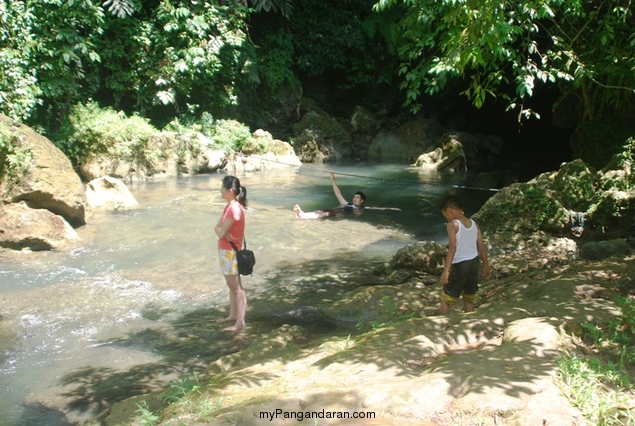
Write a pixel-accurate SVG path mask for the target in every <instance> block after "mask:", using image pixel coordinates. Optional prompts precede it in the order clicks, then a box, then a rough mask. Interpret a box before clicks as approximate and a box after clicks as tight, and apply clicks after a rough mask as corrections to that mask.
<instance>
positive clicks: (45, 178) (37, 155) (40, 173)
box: [0, 115, 86, 227]
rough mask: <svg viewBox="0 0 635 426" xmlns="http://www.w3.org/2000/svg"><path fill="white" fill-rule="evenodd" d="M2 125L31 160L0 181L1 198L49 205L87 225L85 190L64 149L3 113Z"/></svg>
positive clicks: (70, 219) (70, 220) (71, 220)
mask: <svg viewBox="0 0 635 426" xmlns="http://www.w3.org/2000/svg"><path fill="white" fill-rule="evenodd" d="M0 127H3V128H4V129H5V131H7V132H10V133H11V134H13V135H15V136H16V137H17V138H16V139H17V143H18V144H20V146H21V147H23V148H24V149H27V150H29V151H30V152H31V162H30V164H29V165H28V167H27V169H26V171H25V172H24V174H23V175H21V176H8V175H7V176H4V177H1V178H0V179H2V181H1V182H0V199H1V201H2V202H4V203H6V204H9V203H17V202H20V201H24V202H25V203H26V204H27V205H28V206H29V207H31V208H34V209H46V210H48V211H50V212H52V213H54V214H57V215H60V216H62V217H63V218H64V219H65V220H66V221H67V222H68V223H70V224H71V225H73V226H75V227H77V226H81V225H84V224H85V223H86V220H85V205H86V193H85V192H84V186H83V185H82V182H81V180H80V178H79V176H78V175H77V173H75V171H74V170H73V167H72V165H71V162H70V161H69V160H68V158H67V157H66V156H65V155H64V153H63V152H62V151H61V150H60V149H58V148H57V147H56V146H55V145H53V144H52V143H51V142H50V141H49V140H48V139H47V138H45V137H44V136H42V135H40V134H38V133H36V132H35V131H33V130H32V129H31V128H29V127H27V126H24V125H22V124H20V123H18V122H16V121H13V120H11V119H10V118H8V117H5V116H3V115H0Z"/></svg>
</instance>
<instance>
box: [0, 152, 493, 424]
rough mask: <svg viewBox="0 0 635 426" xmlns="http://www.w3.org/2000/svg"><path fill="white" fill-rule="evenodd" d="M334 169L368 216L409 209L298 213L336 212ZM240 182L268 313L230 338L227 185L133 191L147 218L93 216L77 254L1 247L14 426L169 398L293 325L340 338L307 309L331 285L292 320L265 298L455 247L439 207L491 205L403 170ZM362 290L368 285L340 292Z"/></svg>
mask: <svg viewBox="0 0 635 426" xmlns="http://www.w3.org/2000/svg"><path fill="white" fill-rule="evenodd" d="M327 170H333V171H335V172H336V173H338V175H337V182H338V184H339V186H340V188H341V189H342V193H343V194H344V197H345V198H347V199H349V200H350V198H351V197H352V194H353V193H354V192H355V191H357V190H360V189H361V190H363V191H364V192H365V193H366V196H367V202H366V205H367V206H375V207H396V208H399V209H401V210H400V211H394V210H370V211H366V212H365V213H364V214H363V215H361V216H360V217H355V218H352V217H345V218H342V219H322V220H296V219H294V215H293V212H292V208H293V206H294V205H295V204H299V205H300V206H301V207H302V208H303V209H304V210H305V211H311V210H315V209H319V208H332V207H336V205H337V201H336V199H335V197H334V196H333V192H332V189H331V185H330V180H329V176H328V173H327ZM239 177H240V179H241V182H242V184H243V185H244V186H245V187H246V188H247V190H248V201H249V207H250V208H249V210H248V212H247V216H246V220H247V229H246V239H247V244H248V247H249V248H250V249H253V250H254V251H255V252H256V257H257V264H256V268H255V272H254V275H253V276H249V277H244V278H243V285H244V286H245V288H246V290H247V295H248V300H252V301H257V303H254V304H252V306H254V305H258V306H259V307H260V308H259V310H258V312H260V314H258V315H256V314H251V315H250V309H249V307H248V311H247V325H248V328H247V330H246V331H244V332H243V333H238V334H230V333H223V332H222V331H220V329H221V327H220V326H219V325H217V324H216V323H215V322H214V320H215V319H217V318H220V317H221V316H223V315H225V314H226V310H227V305H228V295H227V289H226V286H225V283H224V279H223V277H222V275H221V273H220V270H219V267H218V261H217V252H216V237H215V235H214V233H213V226H214V224H215V223H216V221H217V220H218V218H219V217H220V213H221V210H222V208H223V206H224V201H223V200H222V198H221V197H220V193H219V188H220V182H221V179H222V175H218V174H214V175H204V176H196V177H190V178H167V179H163V180H156V181H151V182H147V183H144V184H134V185H131V186H130V189H131V191H132V193H133V195H134V196H135V197H136V199H137V200H138V201H139V208H137V209H134V210H129V211H120V212H115V213H96V214H93V215H92V216H91V217H90V218H89V219H88V225H86V226H84V227H82V228H80V229H78V230H77V231H78V234H79V235H80V237H81V238H82V242H81V244H80V246H79V247H77V248H75V249H74V250H72V251H70V252H42V253H15V252H10V251H0V392H1V393H2V398H0V423H1V424H3V425H7V426H16V425H28V426H38V425H47V426H50V425H68V424H75V423H85V422H87V421H89V420H91V419H95V418H98V417H99V416H100V415H101V414H102V413H104V412H106V411H107V410H108V408H109V406H110V405H111V404H112V403H113V402H115V401H118V400H122V399H125V398H127V397H130V396H134V395H139V394H143V393H146V392H148V391H152V390H161V389H164V387H165V384H166V383H167V382H169V381H171V380H179V378H181V377H182V376H183V375H184V374H188V373H191V372H196V371H201V370H203V369H204V368H205V366H206V365H207V364H209V363H210V362H211V361H213V360H215V359H217V358H218V357H219V356H222V355H224V354H228V353H232V352H235V351H238V350H240V349H241V348H244V347H245V346H246V345H247V344H248V342H249V340H250V339H252V338H254V337H255V336H258V335H260V334H262V333H266V332H268V331H270V330H272V329H273V328H276V327H278V326H280V325H281V324H282V323H289V322H293V321H294V318H295V321H296V322H297V323H298V324H300V325H303V326H305V327H308V328H309V329H313V331H314V332H315V333H323V332H336V330H335V329H334V328H335V326H334V325H333V324H329V323H328V322H321V320H320V319H319V318H312V317H311V316H310V315H305V314H302V313H301V311H305V312H306V311H307V310H310V306H311V302H312V301H311V297H313V296H312V294H314V293H315V297H319V291H320V288H319V285H317V284H316V286H315V292H314V293H313V292H312V291H311V289H310V288H309V291H304V292H303V298H305V300H302V301H301V306H300V309H298V304H297V303H296V305H295V308H294V309H293V310H285V308H284V306H283V305H278V304H277V302H273V301H272V302H271V303H270V306H268V307H267V309H263V306H264V305H267V291H268V290H272V289H274V288H281V287H287V288H292V287H293V285H294V283H297V282H300V281H302V280H304V281H302V282H306V278H307V277H312V276H318V275H320V274H326V273H329V274H336V275H337V274H338V273H343V271H347V270H349V271H350V270H351V269H356V270H357V271H358V272H359V270H367V271H369V275H370V270H371V268H372V266H373V265H375V264H380V263H382V262H386V261H388V260H389V259H390V258H391V257H392V256H393V255H394V254H395V253H396V252H397V250H399V249H400V248H401V247H403V246H405V245H407V244H409V243H411V242H414V241H422V240H436V241H439V242H441V243H444V242H445V241H446V237H445V226H444V225H445V223H444V219H443V216H442V215H441V214H440V212H439V211H438V207H437V206H438V204H439V201H440V200H441V198H442V197H443V196H444V195H446V194H447V193H449V192H452V193H454V194H456V195H458V196H459V197H460V198H462V199H463V201H464V203H465V207H466V213H467V214H468V215H471V214H473V213H474V212H476V211H477V210H478V209H479V208H480V206H481V205H482V204H483V203H484V202H485V201H486V200H487V198H489V197H490V196H491V195H493V192H491V191H484V190H474V189H469V188H462V187H461V185H462V184H463V181H462V179H463V178H464V176H462V175H441V174H437V173H425V174H424V173H421V172H420V171H417V170H414V169H409V168H405V167H403V166H396V165H359V164H356V165H354V166H328V167H327V166H303V167H301V168H289V169H285V170H277V171H269V172H259V173H251V174H245V175H240V176H239ZM342 276H343V277H344V276H345V274H343V275H342ZM357 276H359V274H357ZM362 284H368V283H361V282H350V281H346V279H345V278H343V279H342V283H341V285H342V286H343V287H354V286H356V285H362ZM335 285H340V284H338V283H336V284H335ZM305 290H307V289H306V288H305ZM303 308H306V309H303ZM263 312H265V313H266V314H263Z"/></svg>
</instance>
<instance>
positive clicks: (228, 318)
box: [216, 317, 236, 322]
mask: <svg viewBox="0 0 635 426" xmlns="http://www.w3.org/2000/svg"><path fill="white" fill-rule="evenodd" d="M232 321H236V318H231V317H227V318H219V319H217V320H216V322H232Z"/></svg>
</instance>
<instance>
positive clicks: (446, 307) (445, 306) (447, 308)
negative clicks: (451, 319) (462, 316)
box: [440, 299, 450, 315]
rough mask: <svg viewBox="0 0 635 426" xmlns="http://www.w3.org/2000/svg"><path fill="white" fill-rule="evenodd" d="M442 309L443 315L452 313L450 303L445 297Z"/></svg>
mask: <svg viewBox="0 0 635 426" xmlns="http://www.w3.org/2000/svg"><path fill="white" fill-rule="evenodd" d="M440 311H441V315H447V314H449V313H450V305H448V304H447V303H446V302H445V300H443V299H441V306H440Z"/></svg>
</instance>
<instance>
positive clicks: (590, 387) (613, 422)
mask: <svg viewBox="0 0 635 426" xmlns="http://www.w3.org/2000/svg"><path fill="white" fill-rule="evenodd" d="M556 380H557V383H558V384H559V385H560V387H561V389H562V391H563V392H564V394H565V395H566V396H567V397H568V398H569V400H570V401H571V402H572V403H573V404H574V405H575V406H576V407H578V408H579V409H580V411H581V412H582V414H583V415H584V417H586V418H587V419H589V420H590V421H591V422H592V424H594V425H598V426H621V425H624V424H633V422H634V421H635V412H633V410H632V409H629V408H628V404H626V401H627V397H626V396H625V395H624V394H623V393H622V391H623V388H622V387H621V386H623V383H630V382H629V381H628V380H629V376H628V374H627V373H625V372H624V371H621V370H619V369H617V368H616V365H615V364H604V363H602V362H600V361H599V360H598V359H597V358H591V359H586V358H583V357H580V356H577V355H571V356H563V357H561V358H560V359H559V360H558V373H557V378H556ZM616 387H618V389H617V390H614V389H615V388H616Z"/></svg>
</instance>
